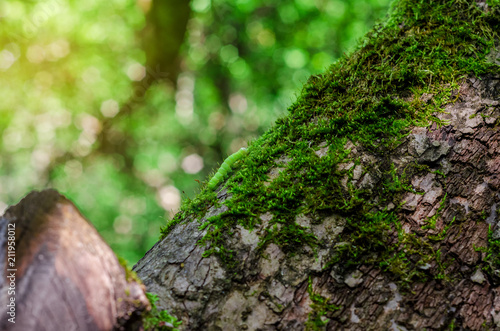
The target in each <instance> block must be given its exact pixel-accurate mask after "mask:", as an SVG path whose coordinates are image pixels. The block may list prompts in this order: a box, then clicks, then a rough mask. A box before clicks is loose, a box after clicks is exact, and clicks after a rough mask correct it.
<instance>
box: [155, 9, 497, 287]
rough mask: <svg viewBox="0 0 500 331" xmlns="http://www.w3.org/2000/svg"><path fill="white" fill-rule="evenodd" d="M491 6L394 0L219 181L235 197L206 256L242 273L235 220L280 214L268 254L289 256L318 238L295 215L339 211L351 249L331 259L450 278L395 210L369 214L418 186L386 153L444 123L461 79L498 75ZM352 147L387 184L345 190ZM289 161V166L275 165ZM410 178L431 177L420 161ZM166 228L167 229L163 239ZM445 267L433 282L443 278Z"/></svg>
mask: <svg viewBox="0 0 500 331" xmlns="http://www.w3.org/2000/svg"><path fill="white" fill-rule="evenodd" d="M489 6H490V7H489V11H487V12H486V11H483V10H482V9H481V8H479V7H478V5H477V4H476V2H475V1H445V0H439V1H410V0H401V1H397V2H395V4H394V6H393V8H392V13H391V15H390V17H389V18H388V19H387V20H386V21H385V22H383V23H380V24H378V25H376V26H375V27H374V29H373V30H372V31H371V32H369V33H368V34H367V36H366V38H365V39H364V40H363V42H362V43H361V45H360V46H359V48H358V49H357V50H356V51H354V52H353V53H352V54H351V55H350V56H348V57H345V58H343V59H341V60H340V61H338V62H337V63H335V64H333V65H332V66H331V68H330V69H329V70H328V72H326V73H325V74H323V75H317V76H312V77H311V78H310V79H309V80H308V82H307V83H306V84H305V86H304V87H303V90H302V93H301V95H300V96H299V98H298V100H297V102H296V103H295V104H294V105H292V106H291V107H290V108H289V114H288V116H287V117H285V118H282V119H279V120H278V121H277V122H276V124H275V125H274V127H273V128H272V129H270V130H269V131H268V132H267V133H265V134H264V135H263V136H262V137H261V138H260V139H258V140H256V141H253V142H251V143H250V146H249V148H248V156H247V157H246V158H245V159H243V160H242V161H243V162H242V165H241V167H240V169H239V170H238V171H237V172H235V173H234V174H233V176H232V177H231V178H229V180H228V181H227V182H226V183H225V184H224V185H225V186H226V187H227V189H228V191H229V192H230V194H231V199H228V200H226V201H225V202H224V204H225V205H226V206H227V207H228V210H227V211H226V212H224V213H223V214H220V215H218V216H216V217H213V218H210V219H208V222H207V224H206V225H205V226H207V227H209V230H208V233H207V235H206V237H205V238H204V240H203V241H202V244H208V243H209V244H210V245H211V247H210V249H209V250H207V252H206V254H207V255H209V254H216V255H218V256H219V257H220V258H221V259H222V261H224V262H225V263H226V266H227V267H228V268H238V267H239V265H240V262H239V261H237V260H236V259H235V257H234V256H233V252H232V251H231V250H230V249H229V248H227V244H226V243H227V239H228V238H229V237H230V236H231V233H232V231H233V229H234V226H235V225H236V224H240V225H242V226H243V227H245V228H247V229H251V228H253V227H255V225H256V224H258V223H260V220H259V217H258V216H259V215H261V214H264V213H266V212H270V213H271V214H272V215H273V218H272V220H271V221H270V223H269V225H270V226H271V228H270V230H268V232H267V235H265V236H264V237H263V239H262V242H261V245H260V246H259V247H260V248H261V249H264V248H265V247H266V245H268V244H269V243H271V242H274V243H276V244H278V245H280V246H281V247H283V248H284V249H285V250H286V251H288V252H294V251H295V250H299V249H302V247H303V246H304V245H309V246H311V247H313V248H314V246H315V245H317V241H316V240H315V238H313V237H311V236H310V235H308V234H307V232H305V231H304V229H303V228H302V227H300V226H298V225H297V224H295V219H296V217H297V215H300V214H305V215H310V216H311V218H313V219H315V220H319V221H321V220H322V219H323V218H324V217H326V216H328V215H332V214H337V215H340V216H342V217H344V218H345V219H347V220H348V222H347V226H346V228H345V230H344V231H343V233H342V234H341V237H340V238H339V241H343V242H346V243H347V244H346V245H343V246H341V248H339V249H338V251H337V253H336V256H334V257H333V260H332V261H334V260H335V259H337V261H339V260H342V262H343V263H344V264H363V263H371V264H378V265H379V266H380V267H381V268H383V269H384V270H386V271H388V272H390V273H391V274H393V275H394V276H396V278H398V279H401V280H403V281H405V282H410V281H412V280H414V279H423V278H425V277H428V276H429V275H427V274H426V273H425V272H424V271H423V270H425V269H418V268H417V266H420V267H423V266H426V265H427V264H428V263H429V262H430V261H434V262H436V263H437V264H438V265H439V266H440V267H439V270H441V271H443V270H444V269H445V267H446V263H449V261H441V257H440V252H439V251H436V250H434V249H433V248H432V245H431V244H430V243H429V242H428V240H427V239H426V238H423V237H419V236H418V235H416V234H411V235H405V234H403V232H402V230H401V227H400V225H399V223H398V219H397V216H396V212H397V208H395V209H394V210H392V211H387V210H386V211H383V212H378V213H377V212H375V213H374V212H373V211H372V209H373V207H375V206H377V205H378V204H379V203H380V201H376V200H374V197H377V196H378V197H385V199H393V201H395V202H397V201H398V199H399V197H400V195H401V193H402V192H404V191H405V190H410V189H411V186H410V185H409V183H407V182H405V176H406V174H405V173H404V171H401V170H398V169H396V168H395V167H394V166H393V165H392V163H391V162H390V159H389V156H390V155H391V153H392V152H393V151H394V149H395V148H396V147H397V146H398V144H399V143H400V142H401V140H402V139H403V138H404V137H405V136H406V135H407V134H408V133H409V129H410V128H411V127H412V126H427V125H429V124H430V123H432V122H435V123H437V124H438V125H443V124H445V123H443V122H441V121H439V120H438V119H437V118H436V117H435V116H433V114H434V113H435V112H439V111H442V109H443V107H444V105H446V104H447V103H451V102H454V100H456V97H455V96H453V95H454V94H453V93H452V92H454V91H456V90H457V89H458V82H459V81H460V80H461V79H463V78H464V77H467V76H469V75H473V76H476V77H479V76H481V75H483V74H486V73H499V72H500V69H499V66H498V65H495V64H493V63H491V62H489V61H488V59H487V55H488V53H489V52H490V50H491V49H493V48H494V47H495V42H498V40H500V38H499V35H498V32H499V31H500V19H499V17H500V4H499V2H498V1H493V2H492V1H490V2H489ZM424 94H425V95H432V98H430V99H429V100H430V101H423V100H425V99H426V98H422V96H424ZM455 95H456V93H455ZM348 142H352V143H354V144H356V145H358V146H363V148H364V149H365V150H366V151H368V152H370V153H372V154H374V155H377V157H378V158H379V159H381V160H382V161H381V162H380V163H381V166H380V169H379V170H380V176H381V178H382V182H383V183H384V185H378V186H377V187H373V188H371V189H356V188H354V187H353V186H352V185H350V186H348V188H347V189H346V188H345V187H344V186H343V185H342V183H341V179H342V177H343V176H345V175H346V174H348V175H349V171H347V170H341V169H340V168H339V165H340V164H342V163H346V162H354V163H356V162H358V163H359V160H356V159H352V157H351V156H350V150H349V149H346V147H345V146H346V144H347V143H348ZM320 145H323V146H324V145H326V146H328V147H329V149H328V153H327V155H325V156H323V157H318V155H317V154H316V153H315V151H316V150H317V149H318V148H319V146H320ZM283 156H286V157H287V159H289V160H290V162H288V163H287V164H283V162H281V161H279V160H280V158H282V157H283ZM277 167H280V168H284V170H283V171H282V172H281V173H280V175H279V177H278V178H276V179H275V180H274V181H272V182H271V183H270V184H268V183H266V181H267V180H268V177H267V174H268V173H269V171H270V170H271V169H273V168H277ZM419 167H420V168H419ZM410 170H411V171H413V172H415V171H430V170H429V169H425V166H420V165H417V166H416V167H415V169H408V171H410ZM265 184H266V185H265ZM387 194H389V196H387ZM217 203H218V202H217V195H216V193H215V192H213V191H212V190H209V189H204V190H203V191H202V192H201V193H200V194H199V195H198V196H197V197H196V198H195V199H194V200H189V201H187V202H185V203H184V205H183V207H182V211H181V212H180V213H179V214H177V215H176V217H175V218H174V220H172V222H171V224H176V223H177V222H180V221H181V220H186V219H190V220H194V219H200V218H201V217H202V216H203V215H205V214H206V212H207V210H208V208H209V207H211V206H212V205H216V204H217ZM431 223H432V220H431ZM430 226H432V224H430ZM453 226H455V225H453ZM168 231H169V228H166V229H163V230H162V234H163V236H165V235H166V234H167V233H168ZM391 233H395V234H396V235H395V236H391V235H389V234H391ZM394 237H395V238H396V240H395V241H394V240H393V238H394ZM436 238H437V239H439V238H438V237H436ZM436 238H434V239H436ZM354 247H355V249H354ZM415 256H417V258H414V257H415ZM441 271H439V272H438V273H437V274H434V275H432V277H436V278H443V277H444V276H443V275H444V274H443V273H442V272H441Z"/></svg>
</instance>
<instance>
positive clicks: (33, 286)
mask: <svg viewBox="0 0 500 331" xmlns="http://www.w3.org/2000/svg"><path fill="white" fill-rule="evenodd" d="M0 229H1V230H2V232H1V234H0V260H1V261H2V262H3V270H4V272H5V276H4V277H2V278H1V279H0V302H1V303H2V304H1V306H0V310H1V311H0V314H1V316H2V319H0V330H140V329H141V327H142V322H141V312H142V311H144V310H146V309H148V308H149V302H148V300H147V298H146V296H145V294H144V287H143V285H141V284H138V283H137V282H135V281H134V280H130V279H127V277H126V273H125V270H124V269H123V267H122V266H121V265H120V263H119V262H118V260H117V258H116V256H115V255H114V253H113V252H112V250H111V248H110V247H109V246H108V245H107V244H106V243H105V242H104V240H103V239H102V238H101V237H100V235H99V234H98V233H97V231H96V229H95V228H94V227H93V226H92V225H91V224H90V223H89V222H88V221H87V220H86V219H85V218H84V217H83V216H82V215H81V214H80V212H79V211H78V209H77V208H76V207H75V206H74V205H73V203H71V202H70V201H69V200H68V199H66V198H65V197H64V196H62V195H60V194H59V193H58V192H57V191H55V190H45V191H42V192H32V193H30V194H29V195H28V196H26V197H25V198H24V199H23V200H21V202H19V203H18V204H17V205H15V206H12V207H10V208H9V209H8V210H7V211H6V213H5V215H4V216H3V217H2V218H1V219H0ZM14 243H15V244H14ZM10 247H14V248H10ZM9 304H10V306H9ZM4 316H7V317H8V318H7V319H5V318H4ZM14 322H15V323H14Z"/></svg>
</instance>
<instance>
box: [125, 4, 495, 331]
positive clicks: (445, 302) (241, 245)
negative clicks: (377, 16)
mask: <svg viewBox="0 0 500 331" xmlns="http://www.w3.org/2000/svg"><path fill="white" fill-rule="evenodd" d="M499 30H500V8H499V5H498V3H496V4H495V5H491V7H490V6H488V5H487V4H486V3H485V2H483V1H477V2H475V1H469V2H465V1H447V2H445V1H433V2H430V1H400V2H399V3H398V5H397V7H396V9H395V11H394V13H393V16H392V17H391V18H389V20H388V21H387V22H386V23H385V24H383V25H381V26H378V27H376V28H375V30H374V31H372V33H371V34H369V36H368V39H367V40H365V41H364V43H363V46H362V47H361V48H360V49H358V50H357V51H356V52H354V53H353V54H352V55H351V56H350V57H349V58H347V59H345V60H342V61H340V62H339V63H338V64H337V65H335V66H333V67H332V69H331V72H328V73H326V74H325V75H324V76H318V77H312V78H311V79H310V80H309V81H308V83H307V84H306V85H305V87H304V89H303V93H302V96H300V97H299V99H298V101H297V103H296V104H295V105H294V106H292V107H291V109H290V114H289V115H288V117H287V118H285V119H282V120H279V121H278V123H277V124H276V125H275V127H273V128H272V129H271V130H270V131H269V132H268V133H266V134H265V135H264V136H263V137H262V138H261V139H259V140H257V141H256V142H255V143H253V144H252V145H251V146H250V147H249V155H248V157H247V159H245V160H241V161H239V165H237V167H240V168H237V169H236V170H235V172H234V174H233V175H232V177H230V178H229V180H228V182H227V183H225V184H224V185H225V186H227V188H222V189H221V187H219V188H218V189H217V190H216V192H211V191H209V190H208V189H207V190H205V191H202V192H201V194H200V195H199V196H198V197H197V198H196V199H194V200H193V201H190V202H188V203H186V204H185V207H184V210H183V212H182V213H179V214H178V215H177V216H176V218H175V219H174V220H173V221H172V222H171V223H170V224H169V225H168V226H167V227H166V228H165V229H163V233H164V235H165V238H164V239H163V240H161V241H159V242H158V243H157V244H156V245H155V246H154V247H153V248H152V249H151V250H150V251H149V252H148V253H147V254H146V256H145V257H144V258H143V259H142V260H140V261H139V262H138V264H137V265H136V266H135V267H134V269H135V270H136V271H137V273H138V275H139V277H140V278H141V279H142V280H143V282H144V284H145V285H146V287H147V289H148V291H150V292H153V293H156V294H158V296H159V297H160V301H159V304H160V306H161V307H162V308H164V309H167V310H168V311H169V312H170V313H172V314H174V315H177V317H178V318H180V319H182V320H183V328H185V329H187V330H275V329H279V330H303V329H311V330H323V329H327V330H389V329H393V330H398V329H399V330H410V329H411V330H422V329H428V330H431V329H432V330H434V329H446V328H449V329H455V328H457V329H468V330H481V329H496V328H500V287H499V286H500V268H499V262H500V239H499V238H500V230H498V227H499V225H498V224H499V213H498V207H499V206H500V167H499V165H500V126H499V119H500V103H499V102H500V70H499V66H498V64H500V61H499V60H500V59H499V58H500V53H499V51H498V48H495V47H496V45H498V42H499V37H498V31H499ZM443 110H444V112H443ZM429 123H432V125H428V124H429Z"/></svg>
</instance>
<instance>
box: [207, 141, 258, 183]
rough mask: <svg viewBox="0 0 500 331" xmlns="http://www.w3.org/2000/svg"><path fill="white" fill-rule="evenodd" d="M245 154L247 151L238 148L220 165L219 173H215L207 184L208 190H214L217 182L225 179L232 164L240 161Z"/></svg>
mask: <svg viewBox="0 0 500 331" xmlns="http://www.w3.org/2000/svg"><path fill="white" fill-rule="evenodd" d="M247 153H248V152H247V149H246V148H244V147H243V148H240V150H239V151H237V152H236V153H233V154H231V155H230V156H228V157H227V158H226V159H225V160H224V162H223V163H222V164H221V166H220V168H219V171H217V173H216V174H215V175H214V176H213V177H212V179H210V181H209V182H208V188H209V189H211V190H214V189H215V188H216V187H217V185H218V184H219V182H220V181H221V180H222V179H224V177H226V174H227V172H228V171H229V170H231V167H232V166H233V164H234V163H235V162H236V161H238V160H239V159H241V158H242V157H243V156H245V155H247Z"/></svg>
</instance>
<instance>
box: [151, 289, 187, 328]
mask: <svg viewBox="0 0 500 331" xmlns="http://www.w3.org/2000/svg"><path fill="white" fill-rule="evenodd" d="M146 296H147V298H148V300H149V303H150V304H151V310H150V311H148V312H147V313H146V314H143V323H144V329H145V330H146V331H179V329H178V328H177V327H178V326H180V325H181V324H182V321H179V320H178V319H177V317H175V316H172V315H170V314H169V313H168V311H166V310H158V308H157V307H156V302H157V301H158V296H157V295H156V294H152V293H149V292H148V293H146Z"/></svg>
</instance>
